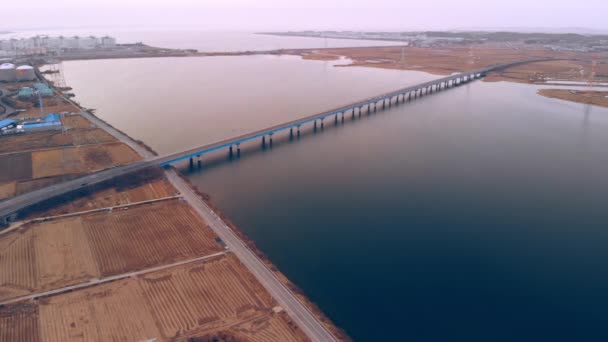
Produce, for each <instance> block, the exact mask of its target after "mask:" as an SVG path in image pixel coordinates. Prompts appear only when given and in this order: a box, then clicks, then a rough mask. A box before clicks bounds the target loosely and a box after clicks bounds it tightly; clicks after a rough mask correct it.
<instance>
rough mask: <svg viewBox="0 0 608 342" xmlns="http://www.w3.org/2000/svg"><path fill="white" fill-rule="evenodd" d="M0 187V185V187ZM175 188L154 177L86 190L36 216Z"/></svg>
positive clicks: (151, 196)
mask: <svg viewBox="0 0 608 342" xmlns="http://www.w3.org/2000/svg"><path fill="white" fill-rule="evenodd" d="M0 189H1V187H0ZM175 193H176V190H175V188H174V187H173V186H172V185H171V183H169V181H167V180H166V179H155V180H150V181H148V182H145V183H144V184H139V185H138V186H135V187H132V188H116V187H111V188H107V189H102V190H99V191H93V192H88V193H87V195H85V196H84V197H78V198H74V199H73V200H71V201H67V203H65V204H60V205H58V206H54V207H52V208H50V209H48V210H45V211H44V212H42V213H37V214H36V216H38V217H44V216H54V215H63V214H68V213H76V212H80V211H86V210H93V209H100V208H107V207H114V206H118V205H126V204H130V203H137V202H143V201H148V200H152V199H157V198H164V197H169V196H172V195H174V194H175Z"/></svg>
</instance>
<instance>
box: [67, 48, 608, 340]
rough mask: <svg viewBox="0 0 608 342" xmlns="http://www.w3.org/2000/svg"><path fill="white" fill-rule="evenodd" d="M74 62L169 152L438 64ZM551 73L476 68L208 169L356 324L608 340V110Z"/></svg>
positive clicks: (296, 272)
mask: <svg viewBox="0 0 608 342" xmlns="http://www.w3.org/2000/svg"><path fill="white" fill-rule="evenodd" d="M65 70H66V78H67V81H68V84H69V85H71V86H73V87H74V91H75V92H76V94H77V95H78V98H77V99H78V100H80V101H81V102H82V103H83V104H85V105H86V106H89V107H93V108H97V109H99V111H98V114H99V115H100V116H101V117H103V118H105V119H107V120H108V121H109V122H111V123H112V124H115V125H116V126H118V127H120V128H121V129H123V130H125V131H126V132H128V133H129V134H131V135H132V136H134V137H136V138H140V139H143V140H144V141H146V142H147V143H149V144H150V145H151V146H152V147H153V148H155V149H156V150H158V151H160V152H171V151H175V150H178V149H181V148H185V147H189V146H193V145H197V144H201V143H205V142H209V141H214V140H217V139H219V138H222V137H226V136H230V135H234V134H238V133H242V132H245V131H249V130H251V129H255V128H259V127H263V126H267V125H269V124H273V123H276V122H280V121H285V120H289V119H292V118H295V117H298V116H301V115H303V114H309V113H312V112H315V111H320V110H322V109H325V108H328V107H332V106H335V105H338V104H341V103H344V102H348V101H350V100H353V99H356V98H359V97H363V96H369V95H371V94H374V93H378V92H382V91H385V90H389V89H393V88H396V87H398V86H402V85H405V84H412V83H416V82H417V81H421V80H426V79H429V78H434V77H435V76H431V75H427V74H422V73H413V72H398V71H388V70H373V69H363V68H339V67H333V66H332V65H331V64H330V63H324V62H312V61H302V60H300V59H298V58H278V57H262V56H257V57H234V58H223V57H222V58H217V59H215V58H207V59H186V58H183V59H154V60H152V59H147V60H117V61H94V62H93V61H87V62H69V63H66V65H65ZM92 70H93V71H92ZM535 91H536V88H535V87H532V86H526V85H519V84H509V83H484V82H476V83H473V84H470V85H468V86H464V87H461V88H458V89H454V90H451V91H448V92H444V93H439V94H436V95H433V96H430V97H427V98H423V99H422V100H420V101H417V102H414V103H412V104H408V105H405V106H400V107H397V108H393V109H392V110H390V111H386V112H381V113H379V114H376V115H373V116H370V117H366V116H364V117H363V118H362V119H360V120H356V121H354V122H351V121H350V120H349V119H348V120H346V121H347V122H346V123H345V124H344V125H343V126H342V125H339V126H338V127H334V126H333V123H332V122H329V123H328V124H327V125H326V128H325V130H324V131H323V132H319V133H317V134H308V133H307V134H305V135H304V136H303V137H302V138H301V139H300V140H299V141H294V142H289V141H283V142H279V143H276V144H275V145H274V148H273V149H267V150H265V151H261V150H260V149H259V147H258V146H257V145H255V146H254V145H252V146H250V149H249V150H248V151H245V152H244V153H243V157H242V158H241V159H240V160H238V161H233V162H229V161H227V160H226V158H225V155H224V156H218V157H216V158H215V159H210V158H207V159H205V163H206V165H207V167H206V168H204V169H203V171H202V172H195V173H193V174H191V175H190V178H191V179H192V181H193V182H194V183H195V184H197V185H198V186H199V187H200V189H201V190H203V191H205V192H208V193H210V194H211V195H212V197H213V198H214V200H215V201H216V203H217V204H219V206H220V207H221V208H222V209H223V210H224V211H225V212H226V213H227V214H228V215H229V216H230V217H231V218H232V219H233V221H234V222H235V223H237V224H238V225H239V226H240V227H241V229H242V230H244V231H245V232H246V233H247V234H248V235H249V236H250V237H251V238H253V239H254V240H255V241H256V243H257V245H258V246H259V247H260V248H261V249H262V250H263V251H264V252H265V253H266V254H267V255H268V256H269V257H270V259H271V260H272V261H273V262H274V263H275V264H276V265H277V266H278V267H279V268H280V269H281V270H282V271H283V272H284V273H285V274H286V275H287V276H288V277H289V278H290V279H291V280H293V281H294V282H295V283H296V284H297V285H298V286H300V287H301V288H302V289H303V290H304V291H305V292H306V294H307V295H308V296H309V297H310V298H311V299H312V300H313V301H314V302H316V303H317V304H318V305H319V306H320V307H321V308H322V309H323V310H324V311H325V312H326V313H327V314H328V315H329V316H330V317H331V318H332V319H333V320H334V321H335V322H336V324H338V325H339V326H340V327H342V328H344V329H345V330H346V331H347V332H348V333H349V334H350V335H351V336H352V337H353V338H354V339H355V340H359V341H377V340H381V339H385V340H411V341H557V340H565V341H604V340H606V339H607V338H608V296H606V289H607V288H608V269H607V268H606V267H605V264H606V262H607V261H608V249H607V248H606V246H607V245H608V229H607V228H608V212H607V210H606V203H608V182H607V181H606V178H607V175H608V152H607V151H608V150H607V148H606V146H608V110H606V109H600V108H589V107H585V106H583V105H579V104H570V103H566V102H562V101H559V100H553V99H546V98H543V97H540V96H537V95H536V94H535Z"/></svg>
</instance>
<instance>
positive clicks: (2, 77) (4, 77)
mask: <svg viewBox="0 0 608 342" xmlns="http://www.w3.org/2000/svg"><path fill="white" fill-rule="evenodd" d="M16 79H17V71H16V70H15V65H14V64H11V63H4V64H2V65H0V82H14V81H15V80H16Z"/></svg>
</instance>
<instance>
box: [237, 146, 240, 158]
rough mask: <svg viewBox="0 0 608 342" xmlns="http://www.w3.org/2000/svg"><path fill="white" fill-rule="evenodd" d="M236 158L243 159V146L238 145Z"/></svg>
mask: <svg viewBox="0 0 608 342" xmlns="http://www.w3.org/2000/svg"><path fill="white" fill-rule="evenodd" d="M236 157H237V158H241V144H236Z"/></svg>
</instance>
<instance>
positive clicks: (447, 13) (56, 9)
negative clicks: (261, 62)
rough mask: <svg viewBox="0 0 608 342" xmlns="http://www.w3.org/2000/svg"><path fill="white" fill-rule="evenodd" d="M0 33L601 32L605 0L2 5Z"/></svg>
mask: <svg viewBox="0 0 608 342" xmlns="http://www.w3.org/2000/svg"><path fill="white" fill-rule="evenodd" d="M0 15H1V18H2V20H0V30H2V29H8V30H11V29H13V30H18V29H26V28H75V27H91V26H95V27H106V26H108V27H121V28H122V27H132V26H136V27H145V28H151V27H161V28H166V27H175V28H197V29H204V30H241V31H248V30H252V31H253V30H255V31H259V30H302V29H338V30H341V29H349V30H407V29H459V28H474V27H483V28H501V27H509V28H513V27H526V28H569V27H584V28H590V29H596V30H602V31H608V0H579V1H572V0H419V1H407V0H348V1H346V0H344V1H343V0H171V1H161V0H50V1H49V0H27V1H3V3H2V5H0Z"/></svg>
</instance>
